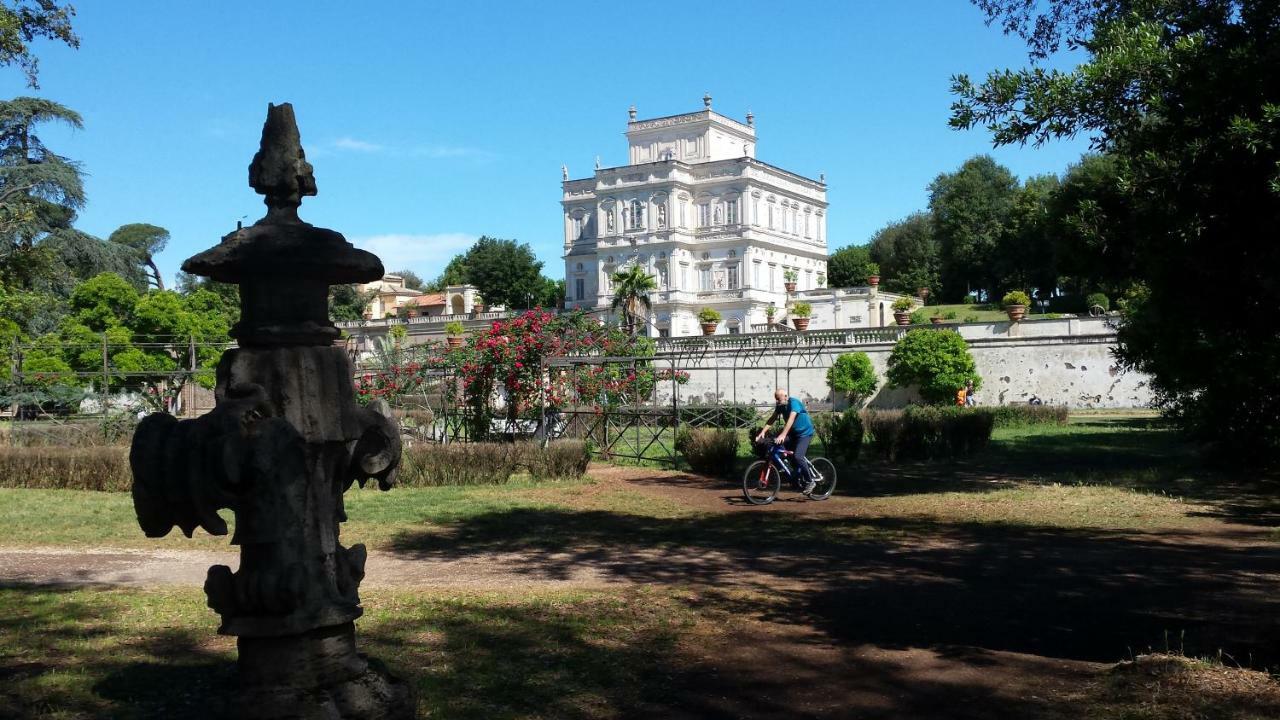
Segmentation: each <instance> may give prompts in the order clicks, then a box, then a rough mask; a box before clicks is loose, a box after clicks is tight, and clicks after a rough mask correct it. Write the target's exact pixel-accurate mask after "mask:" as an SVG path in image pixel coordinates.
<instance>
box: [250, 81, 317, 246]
mask: <svg viewBox="0 0 1280 720" xmlns="http://www.w3.org/2000/svg"><path fill="white" fill-rule="evenodd" d="M249 185H250V186H251V187H252V188H253V189H254V190H257V191H258V194H260V195H265V196H266V200H265V202H266V204H267V220H268V221H269V222H270V221H275V222H281V221H284V222H289V221H293V222H297V221H298V206H299V205H301V204H302V198H304V197H306V196H307V195H315V194H316V177H315V175H313V174H312V172H311V163H309V162H307V157H306V154H305V153H303V151H302V137H301V135H299V134H298V123H297V121H296V120H294V117H293V105H291V104H289V103H281V104H279V105H273V104H271V103H268V104H267V121H266V122H265V123H263V124H262V143H261V145H260V146H259V148H258V152H257V154H256V155H254V156H253V162H252V163H250V164H249Z"/></svg>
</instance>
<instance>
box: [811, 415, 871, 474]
mask: <svg viewBox="0 0 1280 720" xmlns="http://www.w3.org/2000/svg"><path fill="white" fill-rule="evenodd" d="M813 428H814V431H815V432H816V433H817V435H818V439H819V440H821V441H822V447H823V452H824V453H825V454H826V456H827V457H828V458H829V459H831V460H834V461H836V462H839V463H843V464H845V465H853V464H854V463H856V462H857V461H858V453H860V452H861V451H862V438H863V435H864V432H863V427H862V416H861V415H860V414H859V413H858V411H857V410H855V409H850V410H846V411H844V412H822V413H814V414H813Z"/></svg>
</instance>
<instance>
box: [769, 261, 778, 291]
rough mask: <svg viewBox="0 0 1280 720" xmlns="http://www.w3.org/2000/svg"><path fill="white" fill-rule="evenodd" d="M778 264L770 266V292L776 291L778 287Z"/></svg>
mask: <svg viewBox="0 0 1280 720" xmlns="http://www.w3.org/2000/svg"><path fill="white" fill-rule="evenodd" d="M777 277H778V266H777V265H770V266H769V292H775V291H777V289H778V280H777Z"/></svg>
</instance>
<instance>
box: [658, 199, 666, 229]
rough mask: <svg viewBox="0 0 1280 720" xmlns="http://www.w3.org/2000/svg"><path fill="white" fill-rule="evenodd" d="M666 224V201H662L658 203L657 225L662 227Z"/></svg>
mask: <svg viewBox="0 0 1280 720" xmlns="http://www.w3.org/2000/svg"><path fill="white" fill-rule="evenodd" d="M666 226H667V205H666V203H662V204H659V205H658V227H660V228H664V227H666Z"/></svg>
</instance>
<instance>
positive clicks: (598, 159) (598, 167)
mask: <svg viewBox="0 0 1280 720" xmlns="http://www.w3.org/2000/svg"><path fill="white" fill-rule="evenodd" d="M596 169H597V170H599V169H600V156H599V155H597V156H596Z"/></svg>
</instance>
